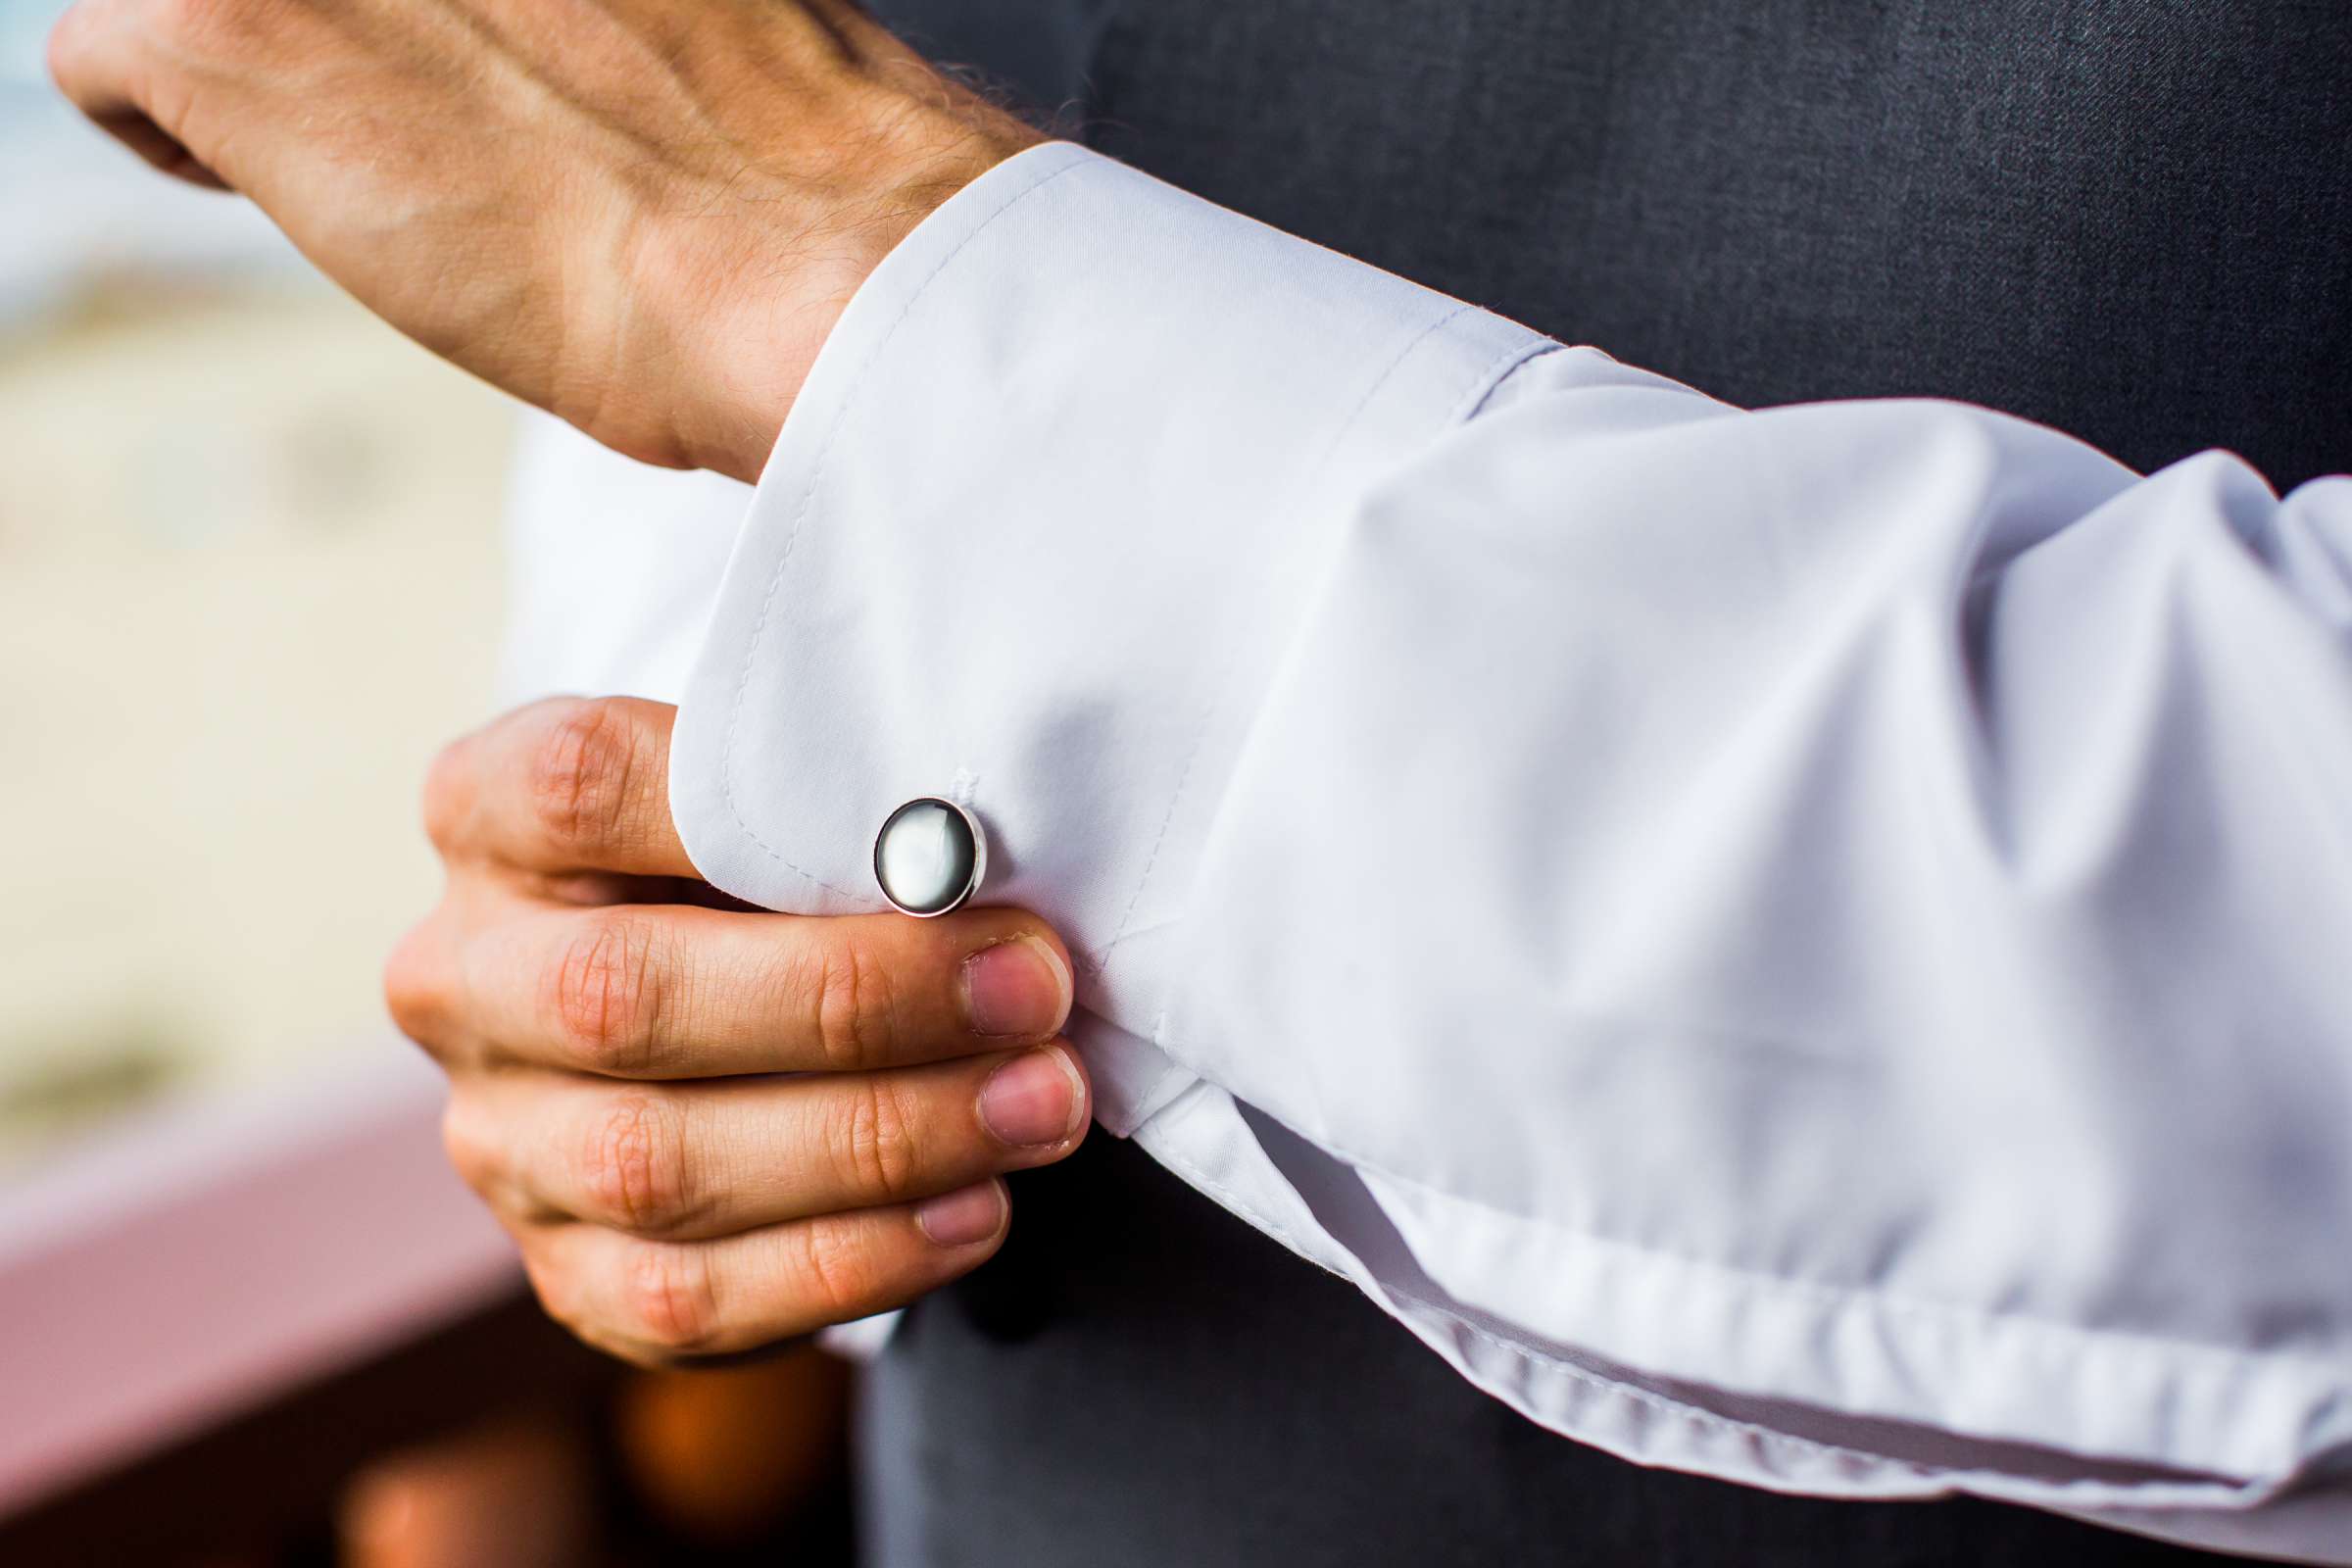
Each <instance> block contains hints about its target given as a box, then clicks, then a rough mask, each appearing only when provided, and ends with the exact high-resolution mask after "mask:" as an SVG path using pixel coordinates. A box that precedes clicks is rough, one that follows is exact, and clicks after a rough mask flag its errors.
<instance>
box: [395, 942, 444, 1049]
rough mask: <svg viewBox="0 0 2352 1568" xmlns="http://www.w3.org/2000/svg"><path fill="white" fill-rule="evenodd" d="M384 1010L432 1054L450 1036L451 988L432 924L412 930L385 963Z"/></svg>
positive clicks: (440, 947)
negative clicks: (446, 1036) (441, 1041)
mask: <svg viewBox="0 0 2352 1568" xmlns="http://www.w3.org/2000/svg"><path fill="white" fill-rule="evenodd" d="M383 987H384V1007H385V1010H387V1011H388V1012H390V1013H391V1015H392V1022H393V1024H394V1026H395V1027H397V1028H398V1029H399V1030H400V1032H401V1033H402V1034H404V1035H407V1036H408V1037H409V1038H410V1039H411V1040H414V1041H416V1042H417V1044H418V1045H420V1046H422V1047H424V1049H425V1050H427V1051H431V1050H433V1049H434V1048H435V1047H436V1046H437V1045H438V1044H439V1042H440V1040H441V1038H442V1036H443V1035H444V1034H445V1033H446V1032H447V1029H448V1023H449V1013H450V997H451V991H452V988H451V985H450V974H449V962H448V958H447V956H446V953H445V950H444V948H443V944H442V942H441V939H440V933H439V932H438V930H436V929H435V926H434V923H433V922H432V921H431V920H429V919H428V920H426V921H424V922H422V923H421V924H418V925H417V926H415V927H413V928H412V929H411V930H410V931H409V932H408V933H407V934H406V935H404V936H403V937H402V938H401V939H400V941H399V942H397V943H395V944H394V945H393V948H392V952H391V955H390V956H388V957H386V958H385V959H384V973H383Z"/></svg>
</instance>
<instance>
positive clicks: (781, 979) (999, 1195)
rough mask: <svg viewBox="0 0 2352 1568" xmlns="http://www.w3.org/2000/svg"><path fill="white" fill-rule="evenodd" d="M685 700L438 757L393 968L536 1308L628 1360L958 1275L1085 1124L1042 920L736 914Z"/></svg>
mask: <svg viewBox="0 0 2352 1568" xmlns="http://www.w3.org/2000/svg"><path fill="white" fill-rule="evenodd" d="M672 713H673V710H671V709H669V708H667V707H664V706H662V705H660V704H656V703H646V702H637V701H630V700H613V701H604V702H583V701H573V700H561V701H556V702H550V703H541V704H538V705H536V706H534V707H530V708H526V709H523V710H521V711H518V712H516V713H514V714H511V715H509V716H508V717H506V718H505V719H502V720H500V721H499V722H497V723H495V724H493V725H491V726H490V727H489V728H488V729H487V730H484V731H482V732H481V733H479V734H476V735H473V736H471V737H468V738H467V739H466V740H463V741H460V742H459V743H458V744H457V745H455V746H453V747H451V748H450V749H449V751H447V752H446V753H444V754H443V755H442V757H441V759H440V760H439V761H438V762H436V763H435V765H434V768H433V771H432V775H431V778H430V780H429V781H428V784H427V786H426V800H425V816H426V825H427V828H428V831H429V832H430V833H431V835H432V839H433V842H434V844H435V845H436V846H437V847H438V848H439V850H440V852H441V855H442V858H443V859H444V860H445V861H446V862H447V865H448V868H449V887H448V892H447V894H446V895H445V897H444V898H443V900H442V903H441V906H440V907H439V908H437V909H436V910H434V912H433V913H432V915H431V916H430V917H429V918H428V919H426V920H425V922H424V923H423V924H422V925H419V926H418V927H417V929H416V930H415V931H414V932H412V933H411V934H410V935H409V937H408V938H407V939H406V940H405V941H404V942H403V943H402V944H401V947H400V949H399V951H398V952H397V953H396V954H395V955H394V956H393V958H392V961H391V964H390V967H389V969H388V970H387V972H386V975H385V990H386V994H387V996H388V998H389V1000H390V1002H391V1005H392V1011H393V1015H394V1017H395V1018H397V1019H398V1020H399V1023H400V1025H401V1027H402V1028H403V1029H405V1030H406V1031H407V1032H408V1033H409V1034H410V1035H412V1036H414V1037H415V1038H416V1039H417V1041H418V1042H419V1043H421V1044H422V1045H423V1046H424V1048H425V1049H426V1050H427V1051H429V1052H431V1053H432V1054H433V1055H434V1056H435V1057H437V1058H438V1059H439V1060H440V1062H441V1064H442V1065H443V1066H444V1067H445V1068H447V1069H448V1072H449V1075H450V1082H451V1095H450V1103H449V1115H448V1120H447V1123H446V1131H447V1138H448V1144H449V1152H450V1155H451V1157H452V1158H453V1159H454V1160H455V1161H456V1163H457V1166H458V1168H459V1170H460V1171H461V1172H463V1173H464V1175H465V1177H466V1181H467V1182H468V1183H470V1184H471V1185H472V1187H473V1188H474V1190H475V1191H476V1192H478V1193H480V1194H481V1195H482V1197H483V1198H484V1199H485V1200H486V1201H488V1202H489V1203H490V1205H491V1207H492V1208H493V1209H494V1210H496V1211H497V1213H498V1215H499V1217H500V1219H501V1220H502V1221H503V1222H504V1223H505V1224H506V1226H507V1228H508V1230H509V1231H511V1232H512V1233H513V1234H514V1236H515V1240H516V1241H517V1242H518V1243H520V1244H521V1248H522V1254H523V1259H524V1262H525V1264H526V1266H527V1267H528V1269H529V1271H530V1276H531V1282H532V1284H533V1285H534V1287H536V1289H537V1290H538V1292H539V1295H540V1298H541V1299H542V1300H544V1301H545V1302H546V1304H547V1307H548V1310H549V1311H550V1312H552V1313H553V1314H554V1315H555V1316H556V1317H557V1318H558V1319H560V1320H561V1321H563V1322H564V1323H565V1324H566V1325H568V1326H569V1327H570V1328H571V1329H572V1330H573V1331H574V1332H575V1333H577V1334H579V1335H580V1336H581V1337H582V1338H583V1339H586V1340H588V1341H590V1342H591V1343H593V1344H595V1345H598V1346H601V1347H603V1348H607V1349H609V1350H613V1351H614V1352H616V1353H618V1354H620V1355H623V1356H626V1357H628V1358H630V1359H632V1360H637V1361H641V1362H654V1361H662V1360H670V1359H675V1358H677V1357H680V1356H692V1355H698V1354H713V1353H724V1352H729V1351H735V1350H743V1349H749V1348H754V1347H757V1346H760V1345H763V1344H765V1343H767V1342H770V1341H773V1340H777V1339H782V1338H785V1337H787V1336H790V1335H795V1334H800V1333H805V1332H807V1331H809V1330H811V1329H815V1328H819V1327H822V1326H823V1325H825V1324H829V1323H837V1322H843V1321H846V1320H848V1319H851V1318H856V1317H862V1316H864V1315H866V1314H867V1313H871V1312H878V1311H881V1310H884V1309H885V1308H888V1307H892V1306H897V1305H900V1304H903V1303H904V1302H906V1301H907V1300H910V1299H913V1298H914V1297H916V1296H919V1295H921V1294H922V1293H924V1292H925V1291H928V1290H930V1289H932V1288H934V1287H936V1286H938V1285H941V1284H944V1283H946V1282H947V1281H949V1280H951V1279H954V1278H955V1277H956V1276H957V1275H959V1274H961V1273H963V1272H964V1271H965V1270H967V1269H970V1268H971V1267H973V1266H974V1265H975V1264H978V1263H979V1262H981V1261H982V1260H983V1259H985V1258H986V1257H988V1255H989V1254H990V1253H992V1252H994V1251H995V1250H997V1247H998V1244H999V1243H1000V1242H1001V1241H1002V1240H1003V1238H1004V1235H1005V1219H1006V1206H1005V1189H1004V1184H1003V1183H1002V1182H1000V1181H999V1180H998V1179H997V1176H998V1173H999V1172H1002V1171H1006V1170H1018V1169H1021V1168H1024V1167H1027V1166H1033V1165H1043V1164H1048V1163H1051V1162H1052V1161H1054V1160H1057V1159H1059V1158H1061V1157H1062V1156H1063V1155H1065V1154H1067V1153H1068V1152H1070V1151H1071V1150H1073V1149H1075V1148H1076V1147H1077V1146H1078V1142H1079V1139H1080V1138H1081V1137H1083V1136H1084V1134H1085V1130H1086V1125H1087V1112H1088V1088H1087V1082H1086V1078H1085V1075H1084V1070H1083V1069H1082V1068H1081V1067H1080V1065H1079V1063H1078V1058H1077V1054H1076V1053H1074V1052H1073V1051H1071V1050H1070V1049H1069V1047H1068V1046H1067V1045H1066V1044H1064V1043H1062V1042H1060V1041H1057V1040H1055V1039H1054V1034H1055V1031H1057V1030H1058V1029H1059V1028H1060V1027H1061V1025H1062V1022H1063V1020H1064V1019H1065V1018H1066V1017H1067V1016H1068V1012H1069V1006H1070V997H1071V990H1070V967H1069V958H1068V956H1067V954H1066V953H1065V952H1064V951H1063V949H1062V946H1061V943H1060V942H1059V940H1058V939H1057V938H1055V936H1054V933H1053V932H1051V931H1049V930H1047V929H1046V928H1045V927H1044V926H1043V925H1041V924H1040V923H1039V922H1038V921H1037V920H1036V919H1035V918H1034V917H1033V916H1031V915H1028V914H1025V913H1022V912H1021V911H1019V910H1017V909H1001V908H998V909H970V910H965V911H962V912H959V913H957V914H955V915H951V916H948V917H945V918H942V919H938V920H915V919H910V918H907V917H906V916H904V915H895V914H894V915H871V916H863V915H853V916H843V917H838V918H830V919H809V918H801V917H796V916H791V915H779V914H766V913H760V912H753V911H747V910H744V909H743V908H741V907H738V906H734V905H732V904H731V903H729V902H728V901H726V900H724V899H723V898H721V897H720V896H719V895H717V894H715V893H713V892H712V891H711V889H710V888H708V887H706V886H705V885H703V884H702V883H701V882H699V881H696V880H694V875H695V873H694V868H693V866H692V864H691V863H690V862H689V861H688V860H687V858H686V855H685V852H684V850H683V849H682V848H681V847H680V846H679V843H678V839H677V834H676V831H675V830H674V828H673V827H672V825H671V821H670V814H669V804H668V799H667V788H666V781H667V777H668V753H669V731H670V719H671V716H672ZM788 1074H789V1075H792V1076H785V1075H788Z"/></svg>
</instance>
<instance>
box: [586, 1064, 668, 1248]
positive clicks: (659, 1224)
mask: <svg viewBox="0 0 2352 1568" xmlns="http://www.w3.org/2000/svg"><path fill="white" fill-rule="evenodd" d="M682 1124H683V1117H682V1116H681V1114H680V1112H679V1110H678V1107H677V1106H676V1105H674V1104H672V1103H669V1102H668V1101H667V1100H665V1099H663V1098H662V1096H660V1095H655V1094H627V1095H623V1096H621V1097H620V1098H619V1099H617V1100H615V1101H614V1102H613V1103H612V1104H611V1105H610V1106H608V1107H607V1108H606V1109H605V1110H604V1111H603V1112H602V1113H601V1114H600V1115H599V1116H598V1117H597V1118H596V1119H595V1121H594V1123H593V1125H592V1126H591V1127H590V1129H589V1133H588V1137H587V1141H586V1145H585V1147H583V1148H582V1149H581V1151H580V1154H579V1160H580V1167H579V1176H580V1187H581V1190H582V1191H583V1192H584V1193H585V1194H586V1195H587V1198H588V1201H589V1202H590V1203H591V1204H593V1205H595V1207H596V1209H597V1211H598V1213H599V1214H600V1216H603V1217H606V1218H609V1219H611V1220H612V1221H613V1223H614V1224H616V1225H618V1226H619V1227H620V1228H621V1229H623V1230H627V1231H631V1232H633V1233H635V1234H638V1235H642V1236H662V1235H669V1234H673V1233H675V1232H677V1231H679V1230H681V1229H683V1228H684V1227H685V1226H687V1225H688V1224H689V1223H691V1221H692V1220H693V1218H694V1214H693V1208H694V1204H693V1195H692V1191H691V1187H690V1178H689V1173H688V1169H687V1159H688V1156H687V1140H686V1137H685V1129H684V1126H683V1125H682Z"/></svg>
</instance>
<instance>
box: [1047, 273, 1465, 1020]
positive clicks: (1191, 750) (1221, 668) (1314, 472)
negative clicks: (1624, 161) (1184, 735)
mask: <svg viewBox="0 0 2352 1568" xmlns="http://www.w3.org/2000/svg"><path fill="white" fill-rule="evenodd" d="M1469 309H1470V307H1469V306H1467V305H1456V306H1454V307H1453V308H1452V309H1451V310H1449V311H1446V313H1445V314H1444V315H1442V316H1440V317H1439V318H1438V319H1436V320H1434V321H1432V322H1430V323H1429V324H1428V325H1427V326H1424V327H1423V328H1422V329H1421V330H1420V331H1418V332H1416V333H1414V334H1413V335H1412V336H1411V337H1409V338H1407V339H1406V340H1405V342H1404V344H1403V346H1402V347H1400V348H1398V349H1397V353H1396V355H1395V356H1394V357H1392V358H1391V359H1390V361H1389V362H1388V364H1386V365H1384V366H1382V367H1381V368H1380V371H1379V373H1378V374H1376V375H1374V376H1373V377H1372V379H1371V380H1370V381H1369V382H1367V383H1366V384H1365V386H1364V390H1363V394H1362V395H1361V396H1360V397H1358V398H1357V399H1356V400H1355V402H1354V403H1353V404H1352V405H1351V406H1350V407H1349V408H1348V412H1347V413H1346V414H1345V415H1343V416H1342V417H1340V419H1339V420H1338V421H1337V422H1336V423H1334V424H1333V425H1332V427H1331V430H1330V432H1329V433H1328V434H1327V435H1325V437H1324V438H1323V441H1322V444H1321V446H1320V447H1319V448H1318V449H1317V451H1316V453H1315V456H1314V458H1313V459H1312V460H1311V461H1310V462H1309V463H1308V464H1307V465H1306V466H1305V468H1304V469H1303V470H1301V472H1300V473H1299V478H1298V479H1297V480H1296V481H1295V482H1294V484H1293V485H1292V487H1291V489H1290V492H1289V497H1288V498H1286V499H1296V498H1301V497H1312V496H1313V495H1314V493H1315V489H1316V487H1317V486H1318V485H1319V484H1320V483H1321V482H1322V480H1323V475H1324V470H1325V469H1327V468H1328V467H1329V466H1330V465H1331V458H1332V454H1333V453H1335V452H1337V451H1338V450H1339V448H1340V443H1341V442H1343V441H1345V440H1346V439H1347V438H1348V431H1349V430H1352V429H1354V428H1355V423H1356V421H1357V420H1358V419H1360V418H1362V417H1363V415H1364V410H1365V409H1367V408H1369V407H1370V406H1371V404H1372V400H1373V398H1375V397H1377V396H1378V395H1379V393H1380V389H1381V388H1382V387H1384V386H1386V385H1388V384H1389V381H1390V379H1391V378H1392V377H1393V376H1395V375H1396V373H1397V369H1398V368H1400V367H1402V366H1403V364H1404V362H1405V361H1407V360H1409V359H1411V358H1412V357H1413V351H1414V350H1416V349H1418V348H1420V347H1421V345H1422V344H1423V343H1426V342H1428V341H1429V340H1430V339H1431V338H1433V337H1435V336H1437V335H1438V334H1439V333H1440V332H1442V331H1443V330H1444V329H1445V328H1446V326H1447V325H1448V324H1450V323H1451V322H1452V321H1453V320H1454V319H1455V318H1457V317H1459V316H1461V315H1462V314H1463V313H1465V312H1466V311H1468V310H1469ZM1238 644H1239V639H1236V640H1235V644H1234V645H1233V646H1229V647H1228V648H1227V650H1226V653H1225V656H1224V658H1222V659H1221V660H1219V661H1218V663H1217V670H1216V673H1215V675H1214V676H1213V677H1212V678H1211V679H1210V681H1209V683H1208V694H1207V697H1206V699H1205V700H1204V701H1203V702H1202V704H1201V718H1200V722H1199V723H1198V724H1196V725H1195V726H1194V729H1193V739H1192V742H1191V744H1190V745H1188V746H1187V747H1186V748H1185V754H1184V766H1183V768H1182V769H1181V770H1179V771H1178V773H1177V775H1176V788H1175V789H1174V791H1172V792H1171V793H1170V794H1169V796H1168V809H1167V810H1166V811H1165V812H1164V813H1162V814H1161V816H1160V819H1159V831H1158V832H1157V833H1154V834H1153V835H1152V851H1151V853H1150V854H1149V855H1147V856H1145V857H1144V868H1143V870H1142V871H1141V872H1140V873H1139V874H1138V875H1137V876H1136V879H1135V890H1134V891H1133V892H1131V893H1130V894H1128V896H1127V905H1126V907H1124V908H1123V909H1121V910H1120V911H1119V923H1118V925H1117V926H1116V927H1114V928H1113V929H1112V931H1111V933H1110V939H1109V940H1108V941H1106V942H1104V943H1103V946H1102V947H1100V948H1098V949H1096V950H1095V952H1094V953H1093V954H1092V955H1091V956H1089V958H1088V962H1089V964H1090V965H1091V966H1092V968H1093V969H1094V972H1095V973H1096V975H1098V976H1100V975H1101V974H1102V972H1103V967H1104V966H1105V965H1107V964H1108V963H1109V962H1110V955H1111V950H1112V949H1114V948H1116V947H1117V946H1118V945H1119V944H1120V943H1122V942H1124V941H1126V940H1127V937H1128V934H1129V933H1128V930H1127V928H1128V926H1129V925H1130V924H1131V923H1132V922H1133V921H1134V919H1135V911H1136V907H1137V906H1138V905H1140V904H1141V903H1142V902H1143V898H1144V893H1145V891H1146V890H1147V889H1149V888H1150V887H1151V886H1152V870H1153V869H1154V868H1155V867H1156V866H1157V865H1158V864H1159V852H1160V850H1161V848H1162V847H1163V846H1165V845H1166V843H1167V840H1168V829H1169V828H1170V827H1171V826H1172V825H1173V824H1174V823H1175V821H1176V811H1177V808H1179V807H1181V806H1182V805H1183V804H1184V801H1185V798H1186V797H1187V796H1188V795H1189V794H1190V793H1191V790H1192V782H1193V767H1194V764H1196V763H1197V762H1199V761H1200V760H1201V747H1202V745H1204V744H1205V743H1206V742H1207V740H1208V732H1209V729H1210V727H1211V726H1212V725H1214V724H1215V722H1216V717H1217V713H1218V711H1220V710H1221V709H1222V708H1223V706H1224V697H1225V686H1226V683H1227V682H1228V681H1229V680H1230V679H1231V678H1232V675H1233V661H1234V660H1235V659H1236V658H1237V657H1239V647H1238Z"/></svg>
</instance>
